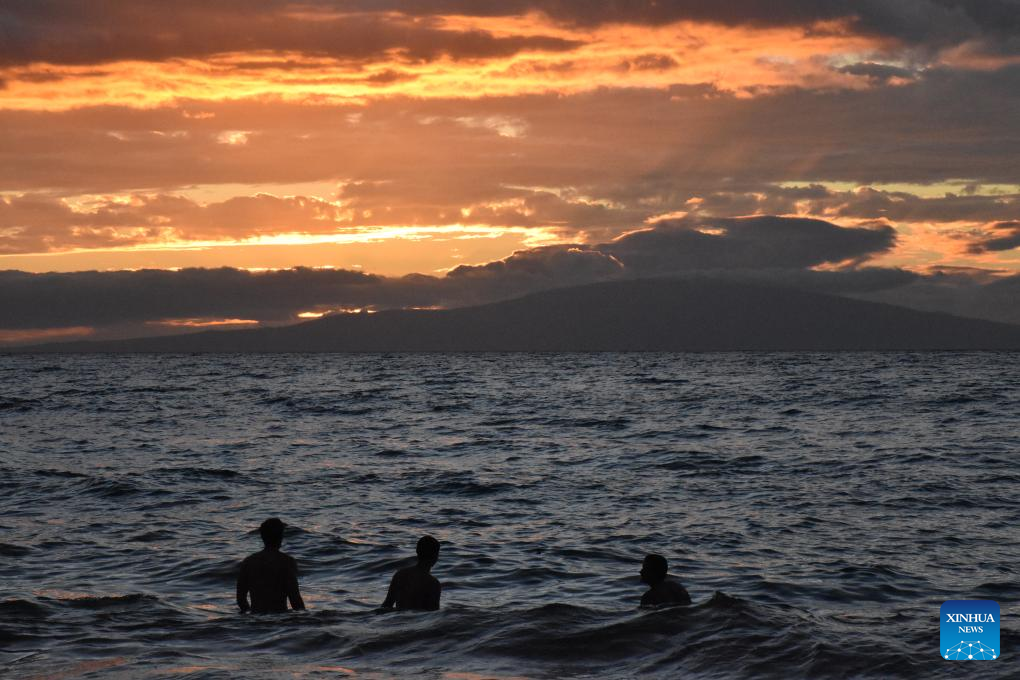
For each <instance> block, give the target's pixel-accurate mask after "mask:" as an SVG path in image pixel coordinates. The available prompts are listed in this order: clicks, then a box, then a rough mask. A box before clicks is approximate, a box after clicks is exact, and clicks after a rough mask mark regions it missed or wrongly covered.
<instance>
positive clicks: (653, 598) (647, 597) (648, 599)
mask: <svg viewBox="0 0 1020 680" xmlns="http://www.w3.org/2000/svg"><path fill="white" fill-rule="evenodd" d="M668 571H669V565H668V563H667V562H666V558H665V557H663V556H662V555H654V554H653V555H646V556H645V561H644V562H643V563H642V564H641V582H642V583H647V584H648V586H649V588H648V591H647V592H645V594H644V595H642V596H641V606H642V607H645V606H652V605H659V604H690V603H691V596H690V595H689V594H688V592H687V589H686V588H684V587H683V586H682V585H681V584H680V582H679V581H677V580H675V579H673V578H671V577H669V576H668V574H667V572H668Z"/></svg>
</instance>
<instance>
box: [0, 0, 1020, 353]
mask: <svg viewBox="0 0 1020 680" xmlns="http://www.w3.org/2000/svg"><path fill="white" fill-rule="evenodd" d="M0 157H2V162H0V270H8V271H6V272H3V271H0V342H13V341H24V340H33V339H38V338H49V337H53V336H57V337H64V336H68V337H70V336H81V335H96V336H97V337H99V336H103V335H104V334H114V335H115V334H118V333H119V334H131V333H138V332H142V331H143V330H144V331H145V332H148V333H151V332H156V331H163V330H175V329H180V328H193V327H197V326H203V325H206V324H217V325H233V326H240V325H245V324H247V325H254V324H255V323H256V322H261V323H281V322H286V321H294V320H298V319H300V318H311V317H313V316H315V315H318V314H323V313H328V312H331V311H338V310H346V309H360V308H385V307H400V306H426V307H432V306H449V305H455V304H467V303H471V302H484V301H487V300H490V299H498V298H500V297H506V296H509V295H513V294H517V293H520V292H527V291H529V290H534V289H537V288H542V287H551V286H554V285H563V284H568V283H578V282H584V281H589V280H601V279H605V278H612V277H616V276H640V275H659V274H674V273H681V274H682V273H689V272H697V271H711V272H713V273H715V274H718V273H719V272H739V274H740V275H741V276H745V277H746V276H753V277H759V278H770V277H771V278H774V277H775V276H777V275H778V276H780V277H781V278H782V279H783V280H789V281H792V280H794V279H796V280H798V281H808V280H810V281H811V283H810V284H804V285H809V286H811V287H820V288H822V289H825V290H830V291H831V292H843V293H847V292H849V293H861V294H869V295H873V296H877V297H876V298H875V299H878V298H881V299H885V300H887V301H895V302H898V303H902V304H911V305H913V306H921V307H926V306H927V307H930V308H940V309H946V310H948V311H956V312H958V313H960V312H961V311H968V310H969V311H971V312H973V310H974V308H975V305H977V306H981V305H985V306H986V307H987V309H985V308H984V307H982V311H981V314H979V315H983V316H985V317H986V318H1001V319H1004V320H1011V319H1012V317H1011V316H1010V315H1011V314H1012V313H1014V312H1015V310H1016V306H1017V305H1016V299H1017V298H1016V297H1013V295H1014V294H1015V293H1016V292H1018V291H1020V286H1018V285H1016V282H1017V281H1018V279H1017V278H1016V277H1017V274H1018V273H1020V0H862V1H860V2H847V1H846V0H817V1H805V0H733V1H729V2H722V1H719V0H715V1H709V0H658V1H656V0H633V1H626V0H616V1H614V2H597V1H592V0H554V1H552V2H538V1H529V0H500V1H499V2H495V1H493V2H490V1H489V0H418V1H413V2H411V1H408V2H399V1H396V0H318V1H317V0H307V1H305V2H287V1H284V0H203V1H201V2H199V1H197V0H175V1H174V2H155V1H151V2H150V1H148V0H122V1H118V0H90V1H89V2H81V1H80V0H5V1H4V2H3V4H2V6H0ZM744 218H754V219H744ZM795 218H810V219H795ZM225 267H226V268H229V269H221V268H225ZM291 268H299V269H296V270H293V271H281V270H290V269H291ZM179 269H184V271H162V272H159V271H141V272H140V271H125V270H179ZM45 272H53V273H54V274H47V275H43V273H45ZM777 272H779V273H778V274H777ZM409 274H416V275H420V276H412V277H408V276H406V275H409ZM1003 290H1005V291H1006V292H1005V293H1004V292H1003ZM989 291H990V292H989ZM995 296H998V297H997V298H995V299H996V300H998V302H993V301H989V300H990V299H991V298H992V297H995ZM1011 309H1012V310H1013V311H1011ZM302 315H303V316H302ZM1017 321H1020V316H1018V317H1017Z"/></svg>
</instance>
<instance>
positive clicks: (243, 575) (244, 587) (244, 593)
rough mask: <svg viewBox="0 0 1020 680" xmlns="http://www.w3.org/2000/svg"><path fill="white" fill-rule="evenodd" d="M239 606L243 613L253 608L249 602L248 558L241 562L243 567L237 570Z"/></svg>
mask: <svg viewBox="0 0 1020 680" xmlns="http://www.w3.org/2000/svg"><path fill="white" fill-rule="evenodd" d="M237 606H238V607H240V609H241V613H242V614H243V613H245V612H247V611H248V610H249V609H251V605H249V604H248V560H245V561H243V562H241V569H240V570H239V571H238V572H237Z"/></svg>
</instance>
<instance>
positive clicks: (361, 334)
mask: <svg viewBox="0 0 1020 680" xmlns="http://www.w3.org/2000/svg"><path fill="white" fill-rule="evenodd" d="M754 350H761V351H798V350H800V351H845V350H1020V326H1014V325H1011V324H1004V323H997V322H992V321H982V320H976V319H966V318H962V317H956V316H951V315H948V314H942V313H933V312H921V311H915V310H912V309H906V308H903V307H897V306H893V305H887V304H882V303H875V302H865V301H861V300H853V299H848V298H843V297H837V296H833V295H824V294H819V293H812V292H807V291H803V290H798V289H793V288H781V287H773V286H767V285H760V284H750V283H742V282H741V283H738V282H732V281H721V280H717V279H711V278H702V279H638V280H627V281H614V282H608V283H596V284H590V285H584V286H576V287H570V288H558V289H554V290H547V291H543V292H539V293H533V294H530V295H526V296H524V297H520V298H516V299H513V300H507V301H503V302H496V303H490V304H485V305H480V306H475V307H461V308H455V309H445V310H442V309H440V310H390V311H382V312H379V313H376V314H366V313H361V314H336V315H333V316H327V317H324V318H322V319H319V320H316V321H310V322H306V323H300V324H295V325H292V326H283V327H275V328H260V329H251V330H236V331H205V332H199V333H194V334H189V335H176V336H160V337H148V338H139V339H133V340H116V341H97V342H71V343H55V344H50V345H37V346H34V347H24V348H20V349H19V350H16V351H30V352H502V351H505V352H589V351H596V352H619V351H655V352H681V351H754Z"/></svg>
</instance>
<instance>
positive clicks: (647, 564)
mask: <svg viewBox="0 0 1020 680" xmlns="http://www.w3.org/2000/svg"><path fill="white" fill-rule="evenodd" d="M668 570H669V565H668V564H667V563H666V558H665V557H663V556H662V555H654V554H653V555H645V561H644V562H642V563H641V582H642V583H647V584H648V585H650V586H654V585H655V584H656V583H660V582H661V581H663V580H664V579H665V578H666V572H667V571H668Z"/></svg>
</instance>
